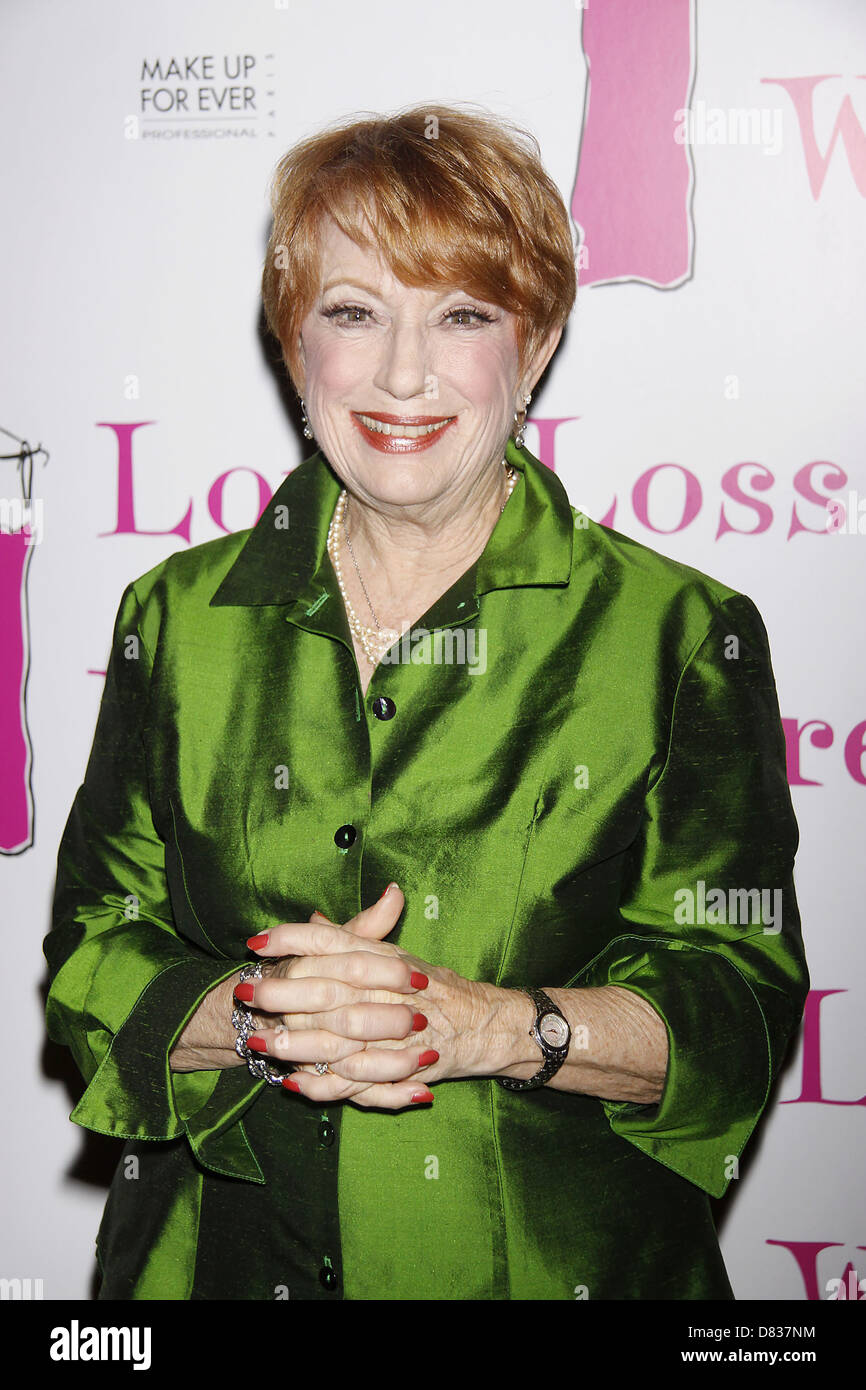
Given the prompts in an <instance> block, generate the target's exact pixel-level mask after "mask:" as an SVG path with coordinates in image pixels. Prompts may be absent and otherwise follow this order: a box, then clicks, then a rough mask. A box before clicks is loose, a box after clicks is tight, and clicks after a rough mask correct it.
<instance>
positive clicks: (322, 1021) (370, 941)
mask: <svg viewBox="0 0 866 1390" xmlns="http://www.w3.org/2000/svg"><path fill="white" fill-rule="evenodd" d="M403 905H404V898H403V894H402V892H401V891H400V889H399V887H398V886H397V885H396V884H391V885H389V888H388V889H387V890H386V892H385V893H384V894H383V895H382V897H381V898H380V899H379V901H378V902H377V903H375V904H374V905H373V906H372V907H368V908H366V909H365V910H364V911H363V912H360V913H358V915H357V916H355V917H353V918H351V920H350V921H348V922H346V923H345V925H343V926H340V925H337V924H336V923H333V922H330V921H329V920H328V918H326V917H325V916H324V915H323V914H322V913H319V912H314V913H313V915H312V917H311V918H310V921H309V922H308V923H298V922H292V923H287V924H285V925H282V926H278V927H272V928H270V929H269V931H268V932H267V933H266V934H263V935H266V936H267V940H266V942H261V938H251V940H259V941H260V942H261V944H260V945H259V946H258V947H252V948H251V949H253V950H254V951H255V954H256V955H257V956H258V957H259V959H261V960H263V961H264V960H274V961H275V969H274V970H273V971H272V972H271V973H267V974H265V975H264V976H263V978H262V979H261V980H257V981H255V982H253V983H254V990H253V996H252V999H251V1000H249V1001H247V1002H249V1003H250V1004H251V1006H252V1007H254V1008H255V1009H256V1011H257V1013H259V1014H261V1013H268V1014H276V1015H280V1017H281V1022H280V1024H279V1025H276V1024H275V1026H274V1027H273V1028H258V1029H257V1030H256V1031H255V1033H253V1034H252V1035H251V1037H250V1039H249V1046H250V1047H252V1048H253V1049H254V1050H255V1051H257V1052H261V1053H262V1054H263V1055H264V1054H265V1053H267V1054H270V1056H272V1057H274V1058H276V1059H277V1060H279V1061H283V1062H291V1063H294V1064H295V1066H296V1067H297V1068H298V1069H297V1070H295V1071H294V1072H293V1073H292V1075H291V1077H289V1078H288V1079H287V1081H286V1082H284V1085H286V1086H287V1087H288V1089H290V1090H294V1091H299V1092H300V1093H301V1095H304V1096H306V1097H307V1098H308V1099H310V1100H314V1101H318V1102H322V1103H327V1102H329V1101H337V1100H351V1101H352V1102H353V1104H356V1105H359V1106H365V1107H373V1106H375V1107H377V1108H381V1109H388V1110H399V1109H402V1108H403V1107H404V1106H407V1105H411V1104H413V1103H415V1104H417V1103H419V1102H424V1101H426V1102H430V1101H432V1100H433V1096H432V1093H431V1092H430V1091H429V1089H428V1086H429V1084H430V1083H432V1082H435V1081H443V1080H445V1079H446V1078H447V1077H458V1076H490V1075H493V1074H495V1072H496V1070H498V1069H499V1067H500V1065H502V1066H505V1065H507V1063H508V1057H507V1055H506V1054H505V1048H504V1047H503V1045H502V1044H503V1041H504V1038H505V1032H504V1030H502V1029H497V1027H496V1023H497V1020H498V1019H499V1018H500V1016H501V1015H502V1014H503V1012H504V1011H505V1010H506V1009H507V1001H508V999H509V998H510V995H511V991H508V990H503V989H499V988H497V987H496V986H494V985H489V984H482V983H478V982H476V981H473V980H466V979H464V978H463V977H462V976H460V975H458V974H456V973H455V972H454V971H453V970H448V969H445V968H443V967H441V966H434V965H430V964H428V963H427V962H426V961H422V960H419V959H418V958H417V957H416V956H413V955H410V954H409V953H408V952H407V951H403V950H401V949H400V947H399V946H394V945H392V944H390V943H388V942H386V941H384V940H383V939H382V938H383V937H385V936H387V935H388V933H389V932H391V931H393V929H394V927H395V926H396V924H397V920H398V918H399V916H400V913H401V912H402V910H403ZM247 993H249V991H247ZM497 1048H498V1050H499V1052H500V1055H499V1056H497V1055H496V1054H497ZM316 1062H327V1063H328V1065H329V1071H328V1072H326V1073H324V1074H322V1075H319V1074H317V1073H316V1071H315V1069H314V1064H315V1063H316Z"/></svg>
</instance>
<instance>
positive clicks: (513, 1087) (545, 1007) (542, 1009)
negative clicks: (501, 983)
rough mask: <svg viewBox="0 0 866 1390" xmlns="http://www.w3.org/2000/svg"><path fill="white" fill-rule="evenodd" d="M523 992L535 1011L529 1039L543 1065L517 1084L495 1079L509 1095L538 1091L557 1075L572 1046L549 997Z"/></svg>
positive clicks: (563, 1020) (565, 1024)
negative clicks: (532, 1074) (539, 1054)
mask: <svg viewBox="0 0 866 1390" xmlns="http://www.w3.org/2000/svg"><path fill="white" fill-rule="evenodd" d="M523 992H524V994H528V995H529V997H530V999H531V1000H532V1002H533V1003H534V1004H535V1007H536V1009H537V1010H538V1012H537V1014H536V1017H535V1022H534V1023H533V1025H532V1027H531V1028H530V1030H529V1036H530V1037H531V1038H534V1039H535V1041H536V1042H537V1043H538V1046H539V1047H540V1048H541V1050H542V1052H543V1053H544V1062H543V1064H542V1067H541V1070H540V1071H538V1072H536V1073H535V1076H532V1077H530V1078H529V1080H528V1081H517V1080H515V1079H514V1078H513V1077H511V1076H497V1078H496V1080H497V1081H498V1082H499V1084H500V1086H504V1087H505V1089H506V1090H508V1091H534V1090H536V1089H537V1087H539V1086H543V1085H544V1084H545V1082H546V1081H549V1080H550V1078H551V1077H552V1076H555V1075H556V1073H557V1072H558V1071H559V1068H560V1067H561V1066H562V1064H563V1062H564V1061H565V1059H566V1057H567V1056H568V1047H569V1043H570V1042H571V1029H570V1027H569V1025H568V1019H567V1018H566V1017H565V1014H564V1013H563V1012H562V1010H561V1009H558V1008H557V1006H556V1005H555V1004H554V1002H553V1000H552V999H551V998H550V995H549V994H545V992H544V990H543V989H527V988H526V987H524V990H523Z"/></svg>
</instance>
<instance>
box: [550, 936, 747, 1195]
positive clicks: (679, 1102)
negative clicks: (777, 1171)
mask: <svg viewBox="0 0 866 1390" xmlns="http://www.w3.org/2000/svg"><path fill="white" fill-rule="evenodd" d="M669 951H677V952H679V957H678V959H677V961H676V963H675V966H673V968H672V965H673V963H672V962H669V961H668V960H667V959H666V958H665V953H666V952H669ZM605 985H619V986H621V987H623V988H625V989H631V990H634V992H635V993H636V994H639V995H641V997H642V998H644V999H646V1000H647V1002H648V1003H649V1004H651V1005H652V1006H653V1008H654V1009H655V1010H656V1012H657V1013H658V1014H659V1015H660V1016H661V1017H662V1018H663V1019H664V1022H665V1027H666V1028H667V1033H668V1048H669V1054H668V1068H667V1074H666V1078H665V1086H664V1091H663V1093H662V1097H661V1100H660V1101H659V1102H658V1104H657V1105H637V1104H635V1103H633V1102H630V1101H628V1102H626V1101H608V1100H603V1101H602V1102H601V1104H602V1105H603V1106H604V1110H605V1113H606V1115H607V1118H608V1121H609V1123H610V1126H611V1129H612V1130H613V1131H614V1133H615V1134H618V1135H620V1136H621V1137H622V1138H623V1139H627V1140H628V1141H629V1142H630V1143H632V1144H634V1145H636V1147H637V1148H639V1149H641V1150H642V1151H643V1152H644V1153H645V1154H647V1155H648V1156H649V1157H650V1158H654V1159H657V1160H658V1161H659V1162H660V1163H663V1164H665V1166H666V1167H668V1168H671V1169H673V1171H674V1172H675V1173H679V1175H680V1176H681V1177H684V1178H686V1179H688V1181H689V1182H692V1183H695V1184H696V1185H697V1186H698V1187H700V1188H702V1189H703V1190H704V1191H705V1192H708V1193H709V1194H710V1195H711V1196H713V1197H721V1196H723V1195H724V1193H725V1192H726V1190H727V1187H728V1184H729V1182H730V1180H731V1178H732V1177H734V1176H735V1174H736V1171H737V1160H738V1159H739V1156H740V1154H741V1153H742V1151H743V1149H744V1148H745V1146H746V1143H747V1141H748V1139H749V1136H750V1135H751V1133H752V1131H753V1129H754V1128H755V1125H756V1124H757V1122H758V1119H759V1117H760V1115H761V1112H762V1110H763V1109H764V1106H765V1105H766V1102H767V1097H768V1095H769V1090H770V1082H771V1079H772V1070H771V1066H772V1064H771V1054H770V1040H769V1036H768V1032H767V1026H766V1022H765V1019H764V1015H763V1012H762V1010H761V1007H760V1005H759V1003H758V1000H757V999H756V997H755V994H754V992H753V990H752V988H751V986H750V984H749V982H748V981H747V979H746V978H745V976H744V975H742V974H741V972H740V971H739V970H738V969H737V967H736V966H735V965H733V964H732V963H731V961H730V960H728V959H727V958H726V957H725V956H722V955H719V954H718V953H717V952H714V951H710V950H706V949H704V948H703V947H700V946H693V945H691V944H689V943H687V942H683V941H671V940H669V939H663V938H662V939H658V938H652V937H646V936H620V937H617V938H616V940H614V941H612V942H611V943H610V944H609V945H608V946H607V947H606V948H605V950H604V951H602V952H601V953H600V955H598V956H596V958H595V959H594V960H592V961H590V962H589V964H588V965H586V966H584V968H583V969H582V970H581V971H579V972H578V974H577V975H576V976H575V977H574V978H573V979H572V980H570V981H569V983H568V986H567V988H599V987H603V986H605Z"/></svg>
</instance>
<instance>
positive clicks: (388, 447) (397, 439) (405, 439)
mask: <svg viewBox="0 0 866 1390" xmlns="http://www.w3.org/2000/svg"><path fill="white" fill-rule="evenodd" d="M350 414H351V417H352V423H353V424H354V426H355V428H356V429H357V430H359V431H360V433H361V434H362V435H363V436H364V438H365V439H366V441H367V443H368V444H371V445H372V446H373V448H374V449H378V450H379V452H380V453H382V454H418V453H421V452H422V450H424V449H429V448H430V447H431V445H433V444H435V443H436V441H437V439H441V438H442V436H443V434H444V433H445V431H446V430H447V429H448V428H449V427H450V426H451V425H453V424H454V421H455V420H456V419H457V416H456V415H386V414H384V413H383V412H382V411H379V410H364V411H359V410H352V411H350ZM365 418H366V419H367V420H375V421H376V422H377V423H379V424H383V425H390V426H391V429H392V431H393V433H391V434H383V433H382V432H381V431H379V430H377V429H374V428H371V427H370V426H369V425H367V424H365V423H364V420H365ZM425 425H437V426H438V428H437V429H432V430H428V431H427V432H426V433H424V434H420V435H417V436H410V435H408V434H400V433H399V430H400V427H401V426H408V427H409V428H410V429H418V428H421V427H423V426H425Z"/></svg>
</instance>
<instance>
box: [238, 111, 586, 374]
mask: <svg viewBox="0 0 866 1390" xmlns="http://www.w3.org/2000/svg"><path fill="white" fill-rule="evenodd" d="M271 207H272V210H273V225H272V229H271V234H270V238H269V241H268V247H267V251H266V253H265V265H264V272H263V275H262V299H263V303H264V311H265V318H266V320H267V324H268V327H269V328H270V330H271V332H272V333H273V334H274V336H275V337H276V338H277V339H278V340H279V342H280V346H281V348H282V354H283V361H284V362H285V364H286V368H287V369H288V372H289V376H290V377H291V379H292V382H293V384H294V385H295V388H296V389H297V388H298V384H299V382H300V381H301V379H302V369H301V362H300V353H299V350H298V339H299V333H300V327H301V324H302V323H303V321H304V319H305V318H306V316H307V314H308V313H309V311H310V309H311V308H312V306H313V303H314V301H315V298H316V296H317V294H318V292H319V286H320V247H321V229H322V225H323V222H324V219H325V218H326V217H328V216H330V217H332V218H333V220H334V221H335V222H336V224H337V226H338V227H339V228H340V229H341V230H342V231H343V232H344V233H345V234H346V236H348V237H350V238H351V240H352V241H354V242H355V243H356V244H357V245H359V246H361V247H362V249H369V250H372V251H373V252H378V253H379V254H380V255H381V257H382V259H383V260H384V261H385V263H386V264H387V265H388V266H389V267H390V269H391V272H392V274H393V275H394V276H395V277H396V278H397V279H398V280H400V281H401V282H402V283H403V284H406V285H411V286H413V287H422V288H423V287H427V286H430V285H443V286H453V287H454V288H455V289H462V290H465V291H466V292H467V293H469V294H474V295H477V296H478V297H479V298H480V299H484V300H486V301H487V302H488V303H490V304H495V305H497V306H498V307H499V308H501V309H505V310H507V311H509V312H511V313H513V314H515V315H516V317H517V324H516V336H517V342H518V349H519V354H520V370H521V371H523V369H524V367H525V365H526V363H527V361H528V360H530V359H531V357H532V355H533V353H534V352H535V350H536V349H537V348H538V347H539V346H540V344H541V342H542V341H543V340H544V338H545V337H546V336H547V334H548V333H549V332H550V331H551V329H553V328H555V327H559V328H562V327H564V325H565V323H566V320H567V319H568V316H569V314H570V313H571V310H572V308H573V306H574V301H575V295H576V292H577V276H576V273H575V255H576V253H575V242H574V239H573V235H572V227H571V221H570V218H569V214H568V211H567V210H566V207H565V204H564V202H563V200H562V196H561V194H560V192H559V189H558V188H557V186H556V184H555V183H554V182H553V180H552V179H551V177H550V175H549V174H548V173H547V172H546V171H545V169H544V167H543V165H542V163H541V154H540V149H539V146H538V142H537V140H536V139H535V137H534V136H533V135H530V134H529V132H528V131H525V130H522V129H521V128H520V127H519V126H516V125H513V124H512V123H511V122H508V121H505V120H502V119H500V118H499V117H496V116H493V115H491V114H489V113H487V112H481V113H479V112H478V111H477V110H475V111H464V110H462V109H460V108H458V107H455V106H436V105H430V106H414V107H410V108H408V109H405V110H403V111H398V112H396V113H394V114H392V115H376V114H370V115H368V116H367V117H366V118H364V119H360V120H351V121H341V122H340V123H339V124H337V125H335V126H329V127H326V128H325V129H324V130H323V131H320V132H319V133H317V134H315V135H311V136H309V137H308V138H307V139H304V140H301V141H300V142H299V143H298V144H296V145H294V146H293V147H292V149H290V150H289V151H288V153H287V154H285V155H284V156H283V158H282V159H281V160H280V162H279V164H278V165H277V168H276V171H275V173H274V177H273V183H272V186H271ZM365 221H366V223H367V224H369V227H370V228H372V229H373V230H374V233H375V238H376V239H375V242H371V241H370V238H369V236H368V235H367V234H366V233H365V231H364V230H363V223H364V222H365Z"/></svg>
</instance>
